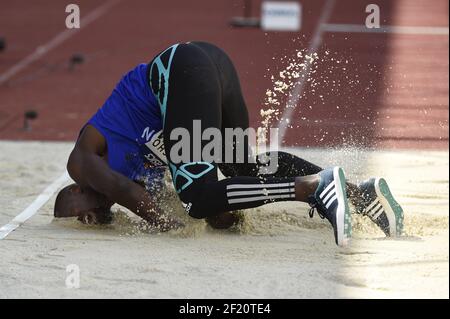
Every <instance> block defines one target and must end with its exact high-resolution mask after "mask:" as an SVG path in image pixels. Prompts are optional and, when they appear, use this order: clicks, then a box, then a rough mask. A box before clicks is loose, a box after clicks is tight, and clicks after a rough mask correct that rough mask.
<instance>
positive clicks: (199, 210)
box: [179, 185, 216, 219]
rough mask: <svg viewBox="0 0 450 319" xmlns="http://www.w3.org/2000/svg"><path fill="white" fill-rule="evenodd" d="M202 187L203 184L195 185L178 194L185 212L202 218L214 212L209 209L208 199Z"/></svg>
mask: <svg viewBox="0 0 450 319" xmlns="http://www.w3.org/2000/svg"><path fill="white" fill-rule="evenodd" d="M204 187H205V185H195V186H193V187H192V188H191V189H190V190H189V191H183V192H181V193H180V194H179V197H180V199H181V201H182V203H183V207H184V209H185V210H186V212H187V213H188V214H189V216H191V217H193V218H196V219H203V218H206V217H208V216H211V215H214V214H216V212H214V211H212V210H211V206H210V203H209V200H208V198H207V196H205V194H204ZM208 206H209V207H208Z"/></svg>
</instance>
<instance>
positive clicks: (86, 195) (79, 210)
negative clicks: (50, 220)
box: [54, 184, 111, 223]
mask: <svg viewBox="0 0 450 319" xmlns="http://www.w3.org/2000/svg"><path fill="white" fill-rule="evenodd" d="M104 202H105V200H104V198H102V197H101V196H99V195H98V194H97V193H95V192H93V191H89V190H83V189H82V188H81V187H80V186H79V185H77V184H71V185H69V186H67V187H65V188H63V189H62V190H61V191H60V192H59V194H58V196H57V198H56V202H55V208H54V215H55V217H79V218H78V219H79V220H81V221H82V222H85V223H105V222H107V220H108V219H109V218H107V217H110V216H108V215H110V211H109V208H110V206H111V205H106V206H105V203H104Z"/></svg>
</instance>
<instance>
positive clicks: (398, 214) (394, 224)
mask: <svg viewBox="0 0 450 319" xmlns="http://www.w3.org/2000/svg"><path fill="white" fill-rule="evenodd" d="M375 192H376V193H377V196H378V198H379V200H380V202H381V205H383V209H384V210H385V212H386V216H387V218H388V220H389V233H390V236H393V237H394V236H401V235H402V233H403V218H404V216H403V209H402V207H401V206H400V204H399V203H397V201H396V200H395V199H394V196H393V195H392V193H391V191H390V189H389V186H388V184H387V182H386V180H385V179H384V178H377V179H376V180H375Z"/></svg>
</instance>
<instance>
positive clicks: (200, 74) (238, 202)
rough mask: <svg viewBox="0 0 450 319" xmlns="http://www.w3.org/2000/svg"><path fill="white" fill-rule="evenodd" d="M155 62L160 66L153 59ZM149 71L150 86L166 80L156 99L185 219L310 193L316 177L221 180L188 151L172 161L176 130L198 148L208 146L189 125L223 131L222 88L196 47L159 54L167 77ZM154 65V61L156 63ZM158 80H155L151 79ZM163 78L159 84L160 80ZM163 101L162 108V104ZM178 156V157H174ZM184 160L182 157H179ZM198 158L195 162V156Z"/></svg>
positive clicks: (211, 166)
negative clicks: (182, 203)
mask: <svg viewBox="0 0 450 319" xmlns="http://www.w3.org/2000/svg"><path fill="white" fill-rule="evenodd" d="M155 61H159V60H158V59H156V60H155ZM155 61H154V62H153V65H152V70H151V77H152V79H151V81H152V83H162V82H163V81H165V80H168V85H167V86H165V85H164V84H163V85H159V88H164V89H165V90H166V92H167V93H164V94H167V99H166V100H164V95H161V92H160V91H158V90H155V87H153V90H154V93H155V94H156V95H159V96H160V97H162V98H160V102H161V101H162V103H161V108H162V113H163V116H164V118H165V119H164V144H165V148H166V155H167V158H168V161H169V166H170V170H171V173H172V178H173V181H174V185H175V188H176V190H177V192H178V194H179V196H180V199H181V200H182V201H183V202H184V203H185V205H186V209H187V210H188V211H189V214H190V215H191V216H193V217H196V218H203V217H207V216H209V215H214V214H218V213H220V212H224V211H231V210H236V209H244V208H250V207H256V206H259V205H262V204H264V203H268V202H273V201H279V200H302V201H306V200H307V196H308V195H309V194H311V193H313V192H314V190H315V188H316V186H317V182H318V177H317V176H313V177H308V178H304V177H249V176H244V177H232V178H227V179H224V180H221V181H218V178H217V164H216V163H214V162H213V163H208V162H204V161H202V159H201V158H198V156H199V155H201V154H195V152H192V153H191V154H188V156H187V157H188V158H187V160H183V161H181V162H180V161H179V160H178V159H175V158H174V156H176V155H177V154H175V153H176V152H174V151H175V150H176V149H177V148H178V147H179V146H180V142H179V141H178V140H173V139H171V138H170V135H171V133H174V132H176V131H175V130H176V129H177V128H183V129H184V130H186V131H187V132H189V133H190V134H189V137H188V138H189V140H188V145H186V146H189V149H190V150H194V151H195V149H194V143H196V142H200V146H201V147H200V149H203V147H204V146H205V145H206V144H207V143H208V142H207V141H195V142H194V140H195V139H196V137H195V136H193V134H194V125H193V120H200V121H201V126H202V130H204V129H205V128H217V129H221V128H222V105H223V101H222V96H223V94H222V88H221V83H220V77H219V74H218V71H217V68H216V66H215V64H214V62H213V61H212V60H211V58H210V57H209V56H208V55H207V54H206V53H205V52H204V51H203V50H202V49H201V48H199V47H198V46H196V45H195V44H180V45H179V46H177V47H172V48H171V49H169V50H168V51H165V52H164V53H163V54H162V55H161V62H160V64H159V65H158V69H159V68H161V65H163V66H164V64H165V68H166V69H170V74H169V73H168V74H166V75H165V74H164V72H162V71H163V70H156V69H155V66H156V65H157V62H155ZM158 63H159V62H158ZM156 77H158V79H156ZM163 77H164V79H163ZM164 102H165V103H164ZM178 155H180V154H178ZM184 155H186V154H184ZM196 156H197V157H196Z"/></svg>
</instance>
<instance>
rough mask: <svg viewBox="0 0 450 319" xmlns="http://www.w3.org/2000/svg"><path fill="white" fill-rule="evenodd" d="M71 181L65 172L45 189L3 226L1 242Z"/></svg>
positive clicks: (0, 235) (0, 230) (0, 236)
mask: <svg viewBox="0 0 450 319" xmlns="http://www.w3.org/2000/svg"><path fill="white" fill-rule="evenodd" d="M68 181H69V174H68V173H67V171H66V172H64V174H62V175H61V176H60V177H58V178H57V179H56V180H55V181H54V182H53V183H51V184H50V185H49V186H47V188H45V189H44V190H43V191H42V193H40V194H39V196H38V197H37V198H36V199H35V200H34V201H33V202H32V203H31V204H30V205H29V206H28V207H27V208H25V209H24V210H23V211H22V212H21V213H20V214H19V215H17V216H16V217H15V218H14V219H13V220H11V221H10V222H9V223H8V224H6V225H4V226H2V227H1V228H0V240H2V239H4V238H5V237H6V236H8V235H9V234H10V233H11V232H13V231H14V230H15V229H17V228H18V227H20V226H21V225H22V224H23V223H25V222H26V221H27V220H28V219H30V218H31V217H33V216H34V215H35V214H36V213H37V212H38V211H39V209H40V208H41V207H42V206H44V205H45V203H47V202H48V200H49V199H50V198H51V197H52V196H53V194H55V193H56V192H57V191H58V190H59V189H60V188H61V186H63V185H64V184H65V183H67V182H68Z"/></svg>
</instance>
